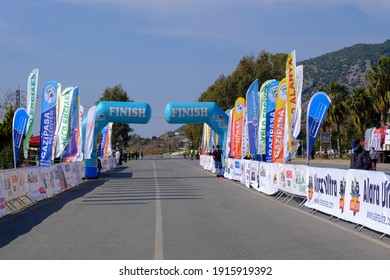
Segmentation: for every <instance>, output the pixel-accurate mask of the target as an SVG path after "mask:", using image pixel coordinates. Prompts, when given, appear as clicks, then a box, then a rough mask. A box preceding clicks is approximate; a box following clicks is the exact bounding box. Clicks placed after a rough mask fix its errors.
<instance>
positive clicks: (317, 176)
mask: <svg viewBox="0 0 390 280" xmlns="http://www.w3.org/2000/svg"><path fill="white" fill-rule="evenodd" d="M308 170H309V181H308V186H307V187H308V190H307V201H306V203H305V205H306V206H307V207H309V208H313V209H317V210H319V211H321V212H324V213H328V214H330V215H333V216H336V217H339V218H342V219H345V218H346V216H345V211H344V202H343V200H344V198H341V196H340V192H345V186H346V179H347V170H343V169H335V168H319V167H311V166H309V167H308ZM343 189H344V190H343Z"/></svg>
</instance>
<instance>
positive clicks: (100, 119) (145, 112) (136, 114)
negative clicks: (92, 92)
mask: <svg viewBox="0 0 390 280" xmlns="http://www.w3.org/2000/svg"><path fill="white" fill-rule="evenodd" d="M151 115H152V110H151V108H150V105H149V104H147V103H141V102H123V101H102V102H100V103H98V104H97V105H96V118H95V129H94V135H93V138H94V142H93V150H92V154H91V158H90V159H84V163H85V177H86V178H88V179H89V178H97V177H98V176H99V170H98V166H97V152H96V148H97V139H96V135H97V134H98V133H99V132H100V131H101V130H102V129H103V128H104V127H105V126H106V125H107V124H108V123H109V122H114V123H136V124H146V123H148V122H149V120H150V117H151ZM87 118H88V117H87V115H85V116H84V118H83V127H82V131H83V137H84V138H85V132H86V127H87ZM83 146H84V145H83Z"/></svg>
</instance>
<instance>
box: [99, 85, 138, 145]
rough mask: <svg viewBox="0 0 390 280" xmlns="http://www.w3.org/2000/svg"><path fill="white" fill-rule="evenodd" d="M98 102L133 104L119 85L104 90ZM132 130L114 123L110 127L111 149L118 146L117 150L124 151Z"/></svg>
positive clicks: (125, 125) (121, 124)
mask: <svg viewBox="0 0 390 280" xmlns="http://www.w3.org/2000/svg"><path fill="white" fill-rule="evenodd" d="M100 101H125V102H133V101H132V100H130V99H129V97H128V95H127V92H126V91H125V90H123V88H122V86H121V85H115V86H114V87H112V88H106V89H105V90H104V92H103V95H102V96H101V97H100V98H99V100H98V101H97V102H96V104H98V103H99V102H100ZM132 131H133V129H132V128H131V127H130V126H129V125H128V124H125V123H114V124H113V126H112V136H111V137H112V138H111V141H112V145H113V149H115V148H116V145H117V144H118V146H119V148H122V149H126V148H127V146H128V141H129V140H130V135H129V134H130V132H132Z"/></svg>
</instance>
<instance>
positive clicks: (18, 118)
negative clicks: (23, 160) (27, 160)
mask: <svg viewBox="0 0 390 280" xmlns="http://www.w3.org/2000/svg"><path fill="white" fill-rule="evenodd" d="M28 118H29V116H28V113H27V111H26V109H24V108H18V109H17V110H16V111H15V114H14V118H13V120H12V144H13V145H12V147H13V155H14V167H15V168H16V166H17V163H18V157H19V152H20V147H21V146H22V140H23V136H24V134H25V132H26V127H27V123H28Z"/></svg>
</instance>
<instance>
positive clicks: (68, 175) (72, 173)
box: [60, 162, 78, 188]
mask: <svg viewBox="0 0 390 280" xmlns="http://www.w3.org/2000/svg"><path fill="white" fill-rule="evenodd" d="M60 165H62V170H63V171H64V174H65V179H66V183H67V185H68V188H72V187H74V186H76V185H77V181H78V179H77V177H78V174H77V173H76V165H75V164H72V163H70V162H69V163H68V162H63V163H60Z"/></svg>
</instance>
